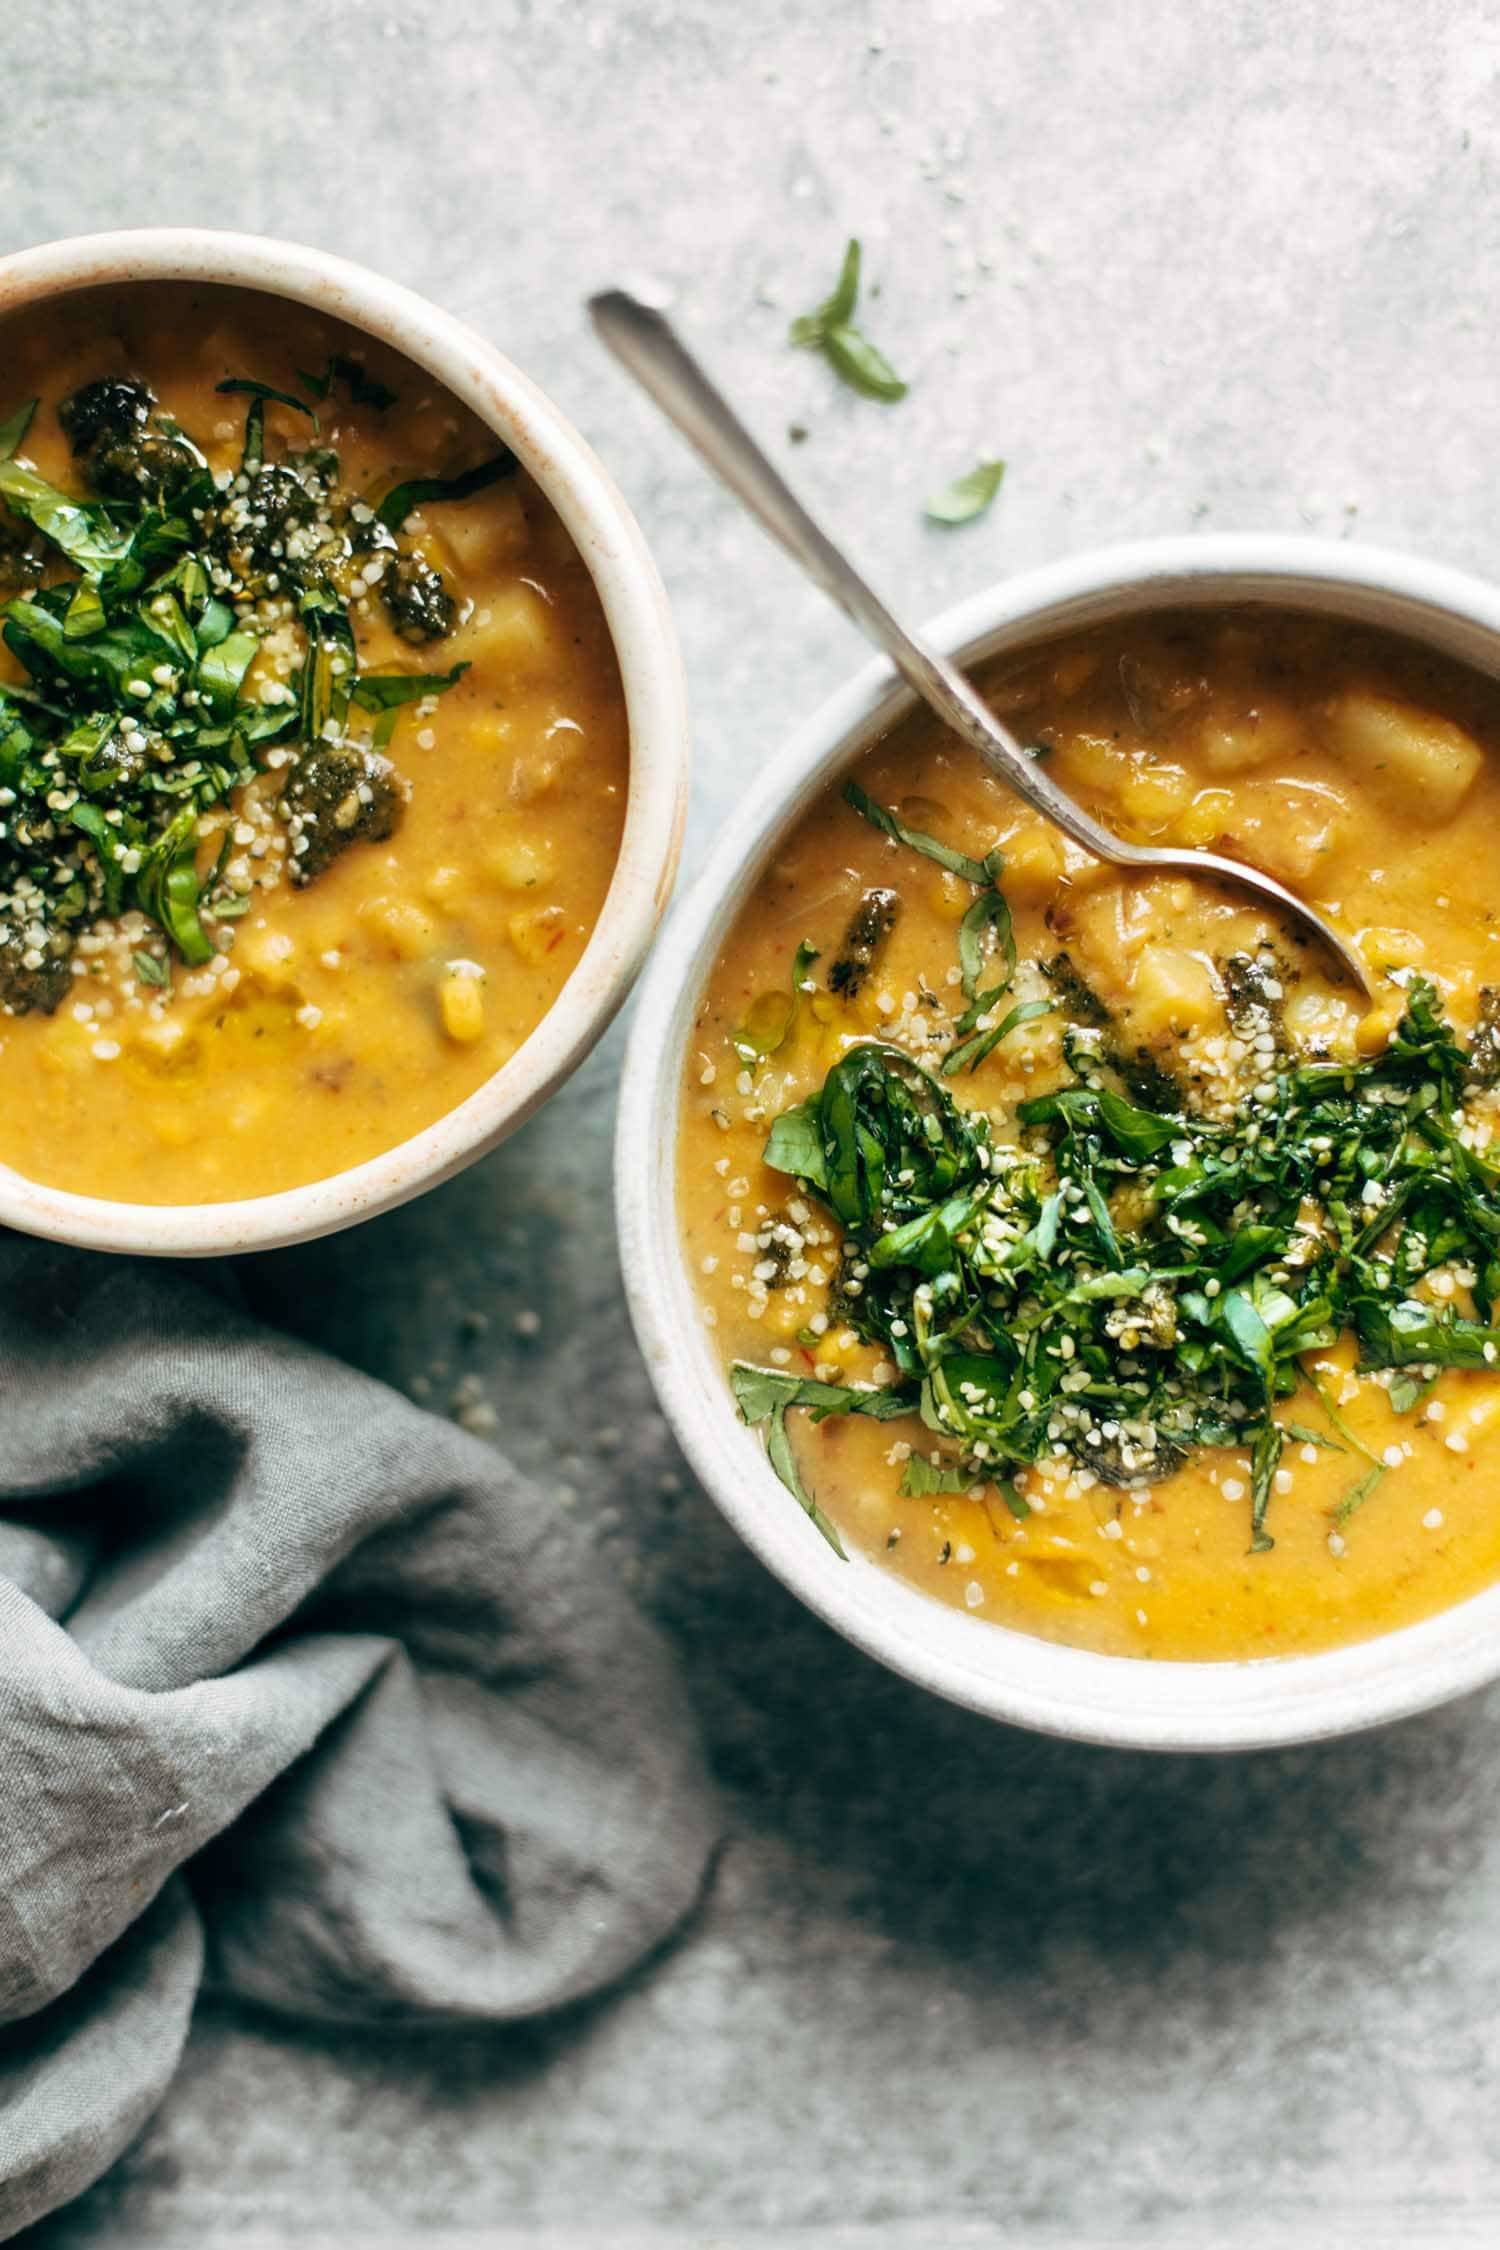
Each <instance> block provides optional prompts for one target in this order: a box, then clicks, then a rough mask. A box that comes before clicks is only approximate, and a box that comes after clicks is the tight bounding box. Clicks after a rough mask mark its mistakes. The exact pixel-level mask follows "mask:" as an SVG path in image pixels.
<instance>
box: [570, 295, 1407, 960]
mask: <svg viewBox="0 0 1500 2250" xmlns="http://www.w3.org/2000/svg"><path fill="white" fill-rule="evenodd" d="M589 311H590V314H591V315H592V317H593V322H594V326H595V328H596V330H597V331H598V333H599V335H600V337H601V338H602V339H603V341H604V342H605V343H606V344H607V345H608V346H609V349H610V350H611V351H612V352H613V353H614V355H615V357H616V359H618V360H619V362H620V364H621V365H622V366H623V367H624V368H625V369H626V370H627V371H628V372H629V373H630V374H631V375H633V376H634V378H635V380H636V381H637V382H638V383H639V384H640V386H641V388H642V389H643V390H644V391H645V392H646V393H647V394H648V396H649V397H650V398H652V399H653V400H654V401H655V402H656V404H657V406H659V407H660V408H661V411H662V412H663V414H665V415H666V417H667V419H668V421H669V422H672V423H673V424H674V425H675V426H676V428H677V429H678V430H679V431H680V432H681V434H682V435H683V436H684V437H685V438H686V439H687V441H688V443H689V444H690V445H691V446H692V447H693V448H694V449H695V451H696V452H697V453H698V455H699V457H700V459H701V460H702V461H703V462H704V463H705V465H706V466H707V467H708V468H710V469H712V471H713V472H714V474H715V476H717V477H718V478H719V480H720V482H721V483H723V484H725V485H727V486H728V488H729V490H730V491H731V492H732V493H733V494H734V495H735V497H736V499H738V500H739V501H741V502H742V504H743V505H744V506H745V507H746V508H747V509H748V510H749V511H750V513H751V515H753V516H754V517H755V518H756V519H757V520H758V522H759V523H760V524H761V526H762V528H763V529H764V530H766V531H768V532H769V533H770V535H771V537H772V538H773V539H775V540H776V541H777V543H778V544H779V545H780V546H782V547H784V548H785V549H786V551H787V553H788V554H789V555H790V556H791V558H792V560H793V561H794V562H795V563H797V564H799V565H800V567H801V568H802V570H803V571H804V572H805V573H806V575H807V576H808V577H809V578H810V579H812V581H813V583H814V585H816V586H820V587H821V588H822V590H823V592H824V593H825V594H827V595H828V597H829V599H830V600H831V601H833V602H835V603H836V604H837V605H838V607H839V608H840V609H842V610H843V611H844V613H845V615H846V616H847V617H849V618H851V619H852V621H853V622H854V623H855V624H856V625H857V626H858V627H859V629H860V631H861V632H862V633H864V634H865V636H866V637H867V639H869V640H871V641H873V642H874V644H875V646H876V647H877V648H879V649H883V650H884V651H885V653H886V655H887V656H888V657H889V658H890V659H891V662H892V663H893V664H894V665H895V666H896V669H897V670H898V671H899V672H900V673H901V674H902V676H903V678H904V679H906V680H907V681H908V682H909V683H910V685H911V686H912V687H913V688H915V690H916V692H917V694H918V695H920V696H921V697H922V699H923V701H924V702H925V703H927V704H929V705H930V706H931V708H932V709H933V710H934V711H935V712H936V713H937V715H938V717H939V718H940V719H941V720H943V722H944V724H945V725H947V726H948V727H950V728H951V729H952V731H953V732H954V733H955V734H957V735H959V736H960V737H961V738H962V739H963V740H964V741H965V742H967V743H968V744H969V745H970V746H971V747H972V748H973V749H975V750H977V751H978V753H979V755H980V757H981V758H983V760H984V761H985V763H986V765H987V766H989V768H990V769H991V771H992V772H993V773H995V774H997V775H998V776H999V778H1000V779H1001V780H1002V781H1003V782H1004V783H1005V784H1006V786H1007V787H1008V788H1010V789H1012V790H1013V791H1014V792H1015V794H1016V795H1017V796H1018V797H1020V798H1022V799H1024V801H1025V802H1026V803H1027V804H1029V805H1031V806H1032V807H1033V808H1034V810H1036V811H1037V812H1039V813H1042V814H1044V815H1045V817H1046V818H1047V819H1048V820H1050V821H1051V822H1052V823H1053V825H1054V826H1055V827H1057V828H1060V829H1061V830H1062V832H1063V834H1064V835H1065V836H1070V837H1071V838H1072V839H1073V841H1074V843H1075V844H1081V845H1082V846H1083V849H1084V850H1085V851H1087V852H1092V853H1093V855H1094V857H1095V858H1096V859H1102V860H1105V861H1107V862H1108V863H1109V864H1110V865H1111V866H1114V867H1129V868H1134V869H1138V870H1139V871H1140V872H1141V873H1142V874H1160V873H1167V872H1171V873H1174V874H1186V875H1189V876H1191V877H1193V878H1195V879H1196V880H1202V878H1203V877H1204V876H1211V877H1214V878H1216V879H1218V880H1220V881H1222V882H1228V883H1234V884H1236V885H1237V886H1238V887H1239V888H1240V889H1241V890H1247V891H1250V892H1252V893H1253V894H1254V895H1255V896H1256V897H1257V898H1261V899H1264V900H1265V901H1266V903H1267V904H1268V905H1270V906H1273V907H1275V908H1276V909H1277V910H1278V912H1280V913H1282V914H1288V915H1290V916H1291V917H1292V919H1293V920H1294V921H1297V922H1299V923H1301V924H1302V925H1303V927H1304V928H1306V929H1308V930H1310V931H1311V932H1312V934H1313V935H1314V936H1315V937H1317V938H1318V939H1319V940H1320V942H1321V943H1322V945H1323V946H1324V948H1325V950H1326V951H1327V953H1328V954H1329V956H1330V958H1331V959H1332V960H1333V961H1334V962H1335V963H1336V964H1337V965H1338V968H1339V971H1340V973H1341V975H1342V976H1343V977H1345V978H1347V979H1348V980H1349V981H1350V982H1351V983H1353V985H1354V986H1355V987H1356V989H1357V990H1359V991H1361V992H1363V993H1364V994H1365V995H1366V997H1369V995H1370V993H1371V989H1372V988H1371V982H1370V972H1369V970H1368V968H1367V967H1366V965H1365V963H1364V961H1363V960H1362V959H1361V957H1360V955H1359V953H1358V952H1357V951H1356V950H1355V948H1354V947H1353V946H1352V945H1351V944H1350V943H1349V942H1348V940H1347V939H1346V938H1344V937H1343V936H1341V935H1340V933H1339V932H1338V930H1336V929H1335V928H1334V926H1333V924H1332V923H1331V922H1329V921H1326V920H1325V919H1324V917H1323V916H1322V915H1321V914H1319V913H1317V912H1316V911H1315V910H1314V908H1312V907H1310V906H1309V905H1308V904H1307V901H1306V900H1305V899H1301V898H1299V897H1298V896H1297V894H1296V892H1295V891H1290V890H1288V889H1287V887H1286V885H1285V884H1284V883H1278V882H1277V881H1276V879H1275V877H1274V876H1271V875H1267V874H1265V873H1263V871H1262V870H1261V869H1260V868H1258V867H1251V866H1250V865H1248V864H1247V863H1246V862H1245V861H1243V860H1239V859H1229V858H1226V857H1225V856H1224V855H1223V854H1222V853H1220V852H1208V851H1198V850H1185V849H1183V848H1181V847H1178V846H1173V845H1170V844H1133V843H1128V842H1127V841H1126V840H1125V838H1124V837H1122V836H1116V835H1115V834H1114V833H1113V831H1112V830H1110V829H1108V828H1105V827H1104V826H1103V825H1102V824H1101V823H1100V822H1099V821H1097V820H1095V818H1094V817H1093V815H1092V814H1091V813H1087V812H1085V811H1084V809H1083V807H1082V806H1081V805H1079V804H1075V802H1074V801H1073V799H1072V798H1071V797H1070V796H1068V794H1067V792H1066V791H1065V790H1062V789H1059V788H1058V786H1057V783H1056V782H1055V781H1054V780H1053V779H1052V777H1051V776H1050V775H1049V774H1048V773H1047V772H1046V770H1045V769H1044V768H1043V766H1042V765H1041V764H1040V763H1039V762H1038V760H1037V759H1036V758H1035V757H1034V756H1032V755H1031V753H1030V752H1028V751H1027V750H1026V749H1025V748H1024V746H1023V745H1022V744H1021V742H1020V741H1018V739H1017V738H1016V736H1015V735H1013V734H1012V733H1011V731H1010V729H1009V727H1007V726H1005V725H1004V724H1003V723H1002V722H1001V721H1000V720H999V719H997V718H996V716H995V714H994V712H993V711H991V709H990V708H989V705H988V704H987V703H986V702H985V701H984V699H983V697H982V696H981V695H980V694H979V692H978V690H977V689H976V688H975V687H974V685H973V683H972V682H971V681H970V680H968V679H967V678H966V677H965V676H964V674H963V673H962V672H961V671H960V670H959V669H958V667H957V665H955V664H952V663H950V662H949V660H948V659H947V657H945V656H942V655H940V654H939V653H938V651H937V650H936V649H934V648H931V647H929V646H928V645H927V644H926V643H924V642H923V641H921V640H919V639H918V638H917V636H916V635H915V634H914V633H911V632H908V630H907V628H906V627H905V626H904V625H903V624H901V622H900V621H899V619H897V618H896V617H895V616H893V614H892V613H891V611H890V610H889V609H888V608H887V607H886V605H885V603H884V602H883V601H882V600H881V599H880V596H879V595H878V594H877V593H876V592H875V590H874V588H873V587H872V586H871V585H870V584H869V582H868V581H867V580H866V579H865V578H864V577H863V576H862V575H861V573H860V572H859V571H857V570H856V569H855V567H854V565H853V564H852V563H851V562H850V561H849V559H848V557H847V555H845V554H844V553H843V552H842V551H841V550H840V549H839V548H837V547H836V546H834V544H833V542H832V541H831V540H830V539H829V538H828V536H827V534H826V533H825V532H823V531H822V530H821V529H820V528H819V526H818V525H817V524H816V523H814V521H813V519H812V517H811V516H810V515H809V514H808V513H807V510H806V509H805V508H804V507H803V505H802V503H801V501H800V500H798V498H797V497H796V495H795V493H793V491H792V490H791V487H790V486H789V485H788V484H787V482H786V480H785V478H784V477H783V476H782V475H781V472H780V470H779V469H777V468H775V467H773V465H772V463H771V462H770V460H769V459H768V458H767V456H766V455H765V453H763V452H762V450H761V448H760V446H759V445H757V443H756V441H755V439H754V438H753V437H752V436H751V435H750V433H749V431H748V430H747V429H746V428H745V426H744V424H743V423H742V422H741V421H740V419H739V417H738V415H737V414H735V412H734V410H733V409H732V407H731V406H730V405H729V402H728V400H727V399H726V398H725V397H724V396H723V394H722V393H721V392H720V391H719V390H718V389H717V387H716V386H715V385H714V384H713V383H712V382H711V381H710V380H709V378H708V376H707V375H706V374H705V373H704V371H703V369H702V368H701V367H700V366H699V364H698V362H697V360H696V359H695V358H694V357H693V355H692V353H691V352H690V351H689V350H688V348H687V346H686V345H685V344H684V343H683V341H682V339H681V337H680V336H679V335H678V334H677V331H676V330H675V328H674V327H673V326H672V323H671V322H670V321H669V320H668V319H667V317H666V315H665V313H664V312H662V311H661V310H660V308H659V307H657V306H655V305H650V304H647V303H646V302H645V301H644V300H643V299H642V298H640V297H635V296H632V295H631V293H630V292H629V290H626V289H607V290H605V291H603V292H602V294H600V295H599V296H597V297H593V298H591V299H590V300H589Z"/></svg>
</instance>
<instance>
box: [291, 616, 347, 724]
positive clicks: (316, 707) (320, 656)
mask: <svg viewBox="0 0 1500 2250" xmlns="http://www.w3.org/2000/svg"><path fill="white" fill-rule="evenodd" d="M298 615H299V616H300V618H301V620H302V624H303V626H304V628H305V630H306V633H307V657H306V660H305V662H304V664H303V666H302V682H301V689H300V693H299V697H298V713H299V722H300V723H299V732H300V734H301V737H302V740H303V741H304V742H309V743H312V742H331V741H337V740H338V738H339V737H340V735H341V734H342V733H343V730H344V722H345V720H346V718H347V717H348V713H349V701H350V698H351V696H352V695H353V693H354V688H355V683H356V681H357V680H358V678H359V654H358V651H357V649H356V648H355V645H354V628H353V626H352V625H351V624H350V623H349V612H348V610H347V609H346V608H345V607H344V604H343V602H342V601H341V600H340V599H339V597H338V595H337V594H336V593H335V591H334V589H333V588H332V587H331V586H310V587H309V588H308V589H307V591H306V593H305V594H304V595H303V596H302V599H301V601H300V602H299V604H298Z"/></svg>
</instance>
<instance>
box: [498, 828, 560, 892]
mask: <svg viewBox="0 0 1500 2250" xmlns="http://www.w3.org/2000/svg"><path fill="white" fill-rule="evenodd" d="M552 866H553V851H552V846H551V845H550V844H549V843H547V842H546V841H545V840H544V839H543V838H537V839H535V840H532V839H530V838H527V837H524V836H508V837H506V838H505V839H504V840H503V841H502V842H500V843H498V844H496V845H495V846H494V848H493V850H492V851H491V852H490V855H489V867H490V873H491V874H492V875H493V876H494V878H495V880H496V882H497V883H499V884H500V886H501V888H502V889H504V890H507V891H529V890H534V889H535V887H536V885H537V884H538V883H544V882H545V881H546V879H547V877H548V876H549V875H550V874H551V873H552Z"/></svg>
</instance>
